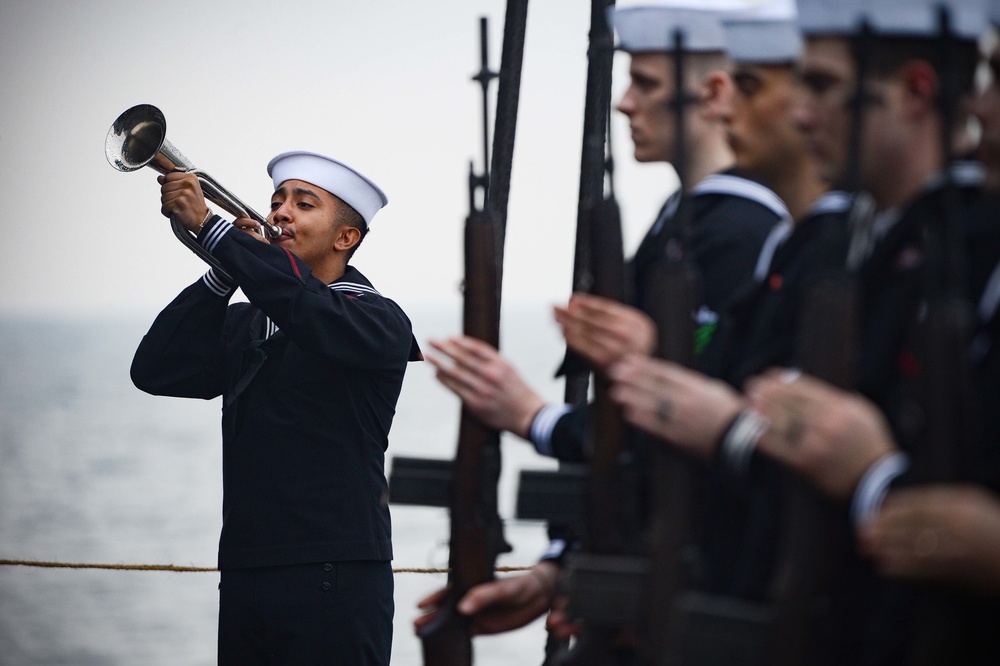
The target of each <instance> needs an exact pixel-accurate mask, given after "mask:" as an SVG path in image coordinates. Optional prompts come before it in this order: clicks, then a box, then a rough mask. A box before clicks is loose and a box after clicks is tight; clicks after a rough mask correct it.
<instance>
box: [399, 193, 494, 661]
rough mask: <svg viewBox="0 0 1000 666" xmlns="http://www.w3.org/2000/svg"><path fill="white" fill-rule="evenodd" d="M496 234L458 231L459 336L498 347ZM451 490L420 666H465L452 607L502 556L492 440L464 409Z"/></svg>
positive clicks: (484, 217)
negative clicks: (438, 603) (444, 568)
mask: <svg viewBox="0 0 1000 666" xmlns="http://www.w3.org/2000/svg"><path fill="white" fill-rule="evenodd" d="M495 267H496V230H495V222H494V219H493V217H492V216H491V215H489V214H487V213H484V212H481V211H473V212H472V213H471V214H470V215H469V217H468V218H467V220H466V225H465V295H464V303H465V304H464V313H463V330H464V332H465V334H466V335H468V336H471V337H474V338H477V339H479V340H482V341H484V342H487V343H489V344H490V345H493V346H494V347H496V346H498V343H499V323H500V307H499V301H500V299H499V295H500V288H499V287H500V285H499V279H498V274H497V273H498V272H497V270H496V268H495ZM454 470H455V471H454V476H453V478H452V489H451V493H452V495H451V540H450V555H449V567H450V569H451V571H450V573H449V576H448V581H449V588H450V589H449V592H448V595H447V596H446V598H445V600H444V602H443V603H442V607H441V611H440V612H439V613H438V615H437V616H436V617H435V618H434V621H433V622H431V623H430V624H428V625H426V626H425V627H423V629H422V630H421V631H420V633H419V636H420V639H421V641H422V642H423V652H424V663H425V664H427V665H428V666H438V665H441V666H465V665H471V664H472V636H471V633H470V631H469V622H468V618H466V617H463V616H462V615H460V614H459V613H458V612H457V610H456V608H455V606H456V604H457V603H458V601H459V600H460V599H461V598H462V597H463V596H465V593H466V592H468V591H469V590H470V589H472V588H473V587H475V586H476V585H479V584H481V583H485V582H487V581H490V580H492V579H493V571H494V568H495V564H496V557H497V555H498V554H499V553H500V551H501V550H502V549H503V544H504V540H503V528H502V525H501V522H500V517H499V514H498V512H497V480H498V479H499V476H500V433H499V432H498V431H496V430H494V429H493V428H490V427H488V426H486V425H484V424H483V423H482V422H481V421H480V420H479V419H478V418H476V417H475V416H473V415H472V414H471V413H470V412H468V410H466V409H465V408H464V407H463V408H462V415H461V420H460V423H459V438H458V448H457V451H456V454H455V464H454Z"/></svg>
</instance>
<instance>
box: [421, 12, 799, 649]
mask: <svg viewBox="0 0 1000 666" xmlns="http://www.w3.org/2000/svg"><path fill="white" fill-rule="evenodd" d="M704 5H705V3H703V2H696V1H694V0H689V1H688V0H674V1H671V2H665V3H659V4H656V5H650V6H633V7H627V8H621V9H617V10H611V12H609V20H610V22H611V25H612V27H613V28H614V30H615V31H616V32H617V34H618V41H619V48H620V49H621V50H624V51H625V52H627V53H628V54H629V55H630V69H629V72H630V78H631V85H630V86H629V88H628V90H627V91H626V92H625V94H624V96H623V97H622V99H621V100H620V101H619V103H618V107H617V108H618V110H619V111H620V112H621V113H623V114H625V115H626V116H628V118H629V123H630V127H631V129H632V140H633V144H634V157H635V159H636V160H637V161H639V162H661V161H662V162H671V163H673V162H674V160H676V158H677V155H678V153H679V151H678V145H677V141H678V137H677V130H676V122H675V119H676V111H675V103H676V102H677V101H678V98H679V97H681V98H682V100H681V101H682V102H683V104H684V113H685V127H686V130H687V131H686V133H685V137H684V139H683V140H684V141H685V149H686V154H687V156H688V159H687V161H686V163H685V164H675V165H674V166H675V168H676V169H677V171H678V176H679V177H680V180H681V182H682V183H683V184H684V189H683V191H678V192H675V193H674V194H673V195H671V196H670V198H669V199H668V200H667V202H666V204H665V205H664V206H663V209H662V210H661V213H660V215H659V216H658V218H657V220H655V221H654V224H653V225H652V227H651V228H650V230H649V232H648V233H647V234H646V236H645V238H644V239H643V240H642V242H641V244H640V246H639V248H638V250H637V251H636V254H635V256H634V258H633V259H632V260H631V265H630V268H631V272H632V275H633V277H634V292H635V294H636V303H637V305H639V306H640V307H639V308H637V307H631V306H628V305H623V304H619V303H615V302H612V301H608V300H606V299H601V298H597V297H593V296H589V295H586V294H576V295H574V296H573V299H572V301H571V302H570V304H569V305H568V306H567V307H566V308H559V309H558V311H557V319H558V320H559V321H560V323H561V324H562V325H563V326H564V327H566V328H568V329H575V330H579V329H580V328H591V329H593V330H594V333H595V335H598V336H600V337H601V339H603V340H613V343H612V345H611V347H610V348H608V349H603V350H602V351H601V353H599V354H594V355H592V356H591V357H590V358H588V360H590V361H591V362H592V363H593V364H594V365H595V367H597V368H604V367H606V366H607V365H608V364H609V363H611V362H613V361H615V360H617V359H618V358H620V357H621V355H623V354H624V353H626V352H628V351H632V350H636V351H639V350H641V351H645V352H647V353H648V352H649V351H650V350H651V349H652V345H653V344H654V342H655V327H654V326H653V324H652V322H651V320H650V319H649V317H648V316H647V315H646V314H645V313H644V312H643V311H642V309H640V308H641V306H642V304H643V302H644V301H645V302H648V301H649V300H650V299H655V298H656V297H657V294H654V293H646V290H645V282H646V275H647V274H648V271H649V269H650V267H651V266H653V265H654V264H656V262H658V261H660V259H661V257H663V255H664V252H665V251H666V249H667V246H668V243H671V241H677V240H679V238H678V237H677V235H676V229H672V223H673V222H674V221H675V216H676V215H677V214H678V211H679V210H680V209H681V207H682V206H683V207H685V208H686V209H687V210H686V214H687V216H688V217H687V219H689V220H690V229H689V230H685V231H686V232H687V238H686V242H685V243H684V245H683V247H681V246H680V245H678V244H677V243H676V242H675V243H674V244H673V245H672V251H675V252H676V251H678V250H680V251H683V252H686V253H687V254H688V256H689V257H691V259H692V261H693V263H694V264H695V266H696V267H697V268H698V269H699V272H700V277H701V284H702V292H703V297H704V301H703V303H702V306H701V307H699V308H698V309H697V310H696V311H695V312H692V313H691V316H692V317H693V318H696V319H697V321H698V322H699V324H700V326H701V339H702V340H703V341H706V342H707V340H708V339H709V338H710V337H711V334H712V332H713V331H714V329H715V326H716V324H717V317H718V312H719V311H720V310H721V309H722V308H723V307H724V305H725V304H726V303H727V301H728V300H729V299H730V298H731V297H732V295H733V294H734V293H735V292H736V291H738V290H739V289H740V288H742V287H743V286H744V285H745V284H746V283H747V282H748V281H749V280H750V278H751V276H752V273H753V270H754V266H755V264H756V262H757V258H758V255H759V253H760V250H761V247H762V245H763V243H764V240H765V238H766V237H767V235H768V233H769V231H770V229H771V228H772V227H773V226H774V225H775V224H776V223H777V222H778V221H779V220H780V219H782V218H784V217H786V216H787V215H788V211H787V208H786V207H785V205H784V203H783V202H782V201H781V200H780V198H779V197H778V196H777V195H776V194H775V193H774V192H773V191H772V190H771V189H770V188H768V187H767V186H765V185H763V184H762V183H760V182H758V181H755V180H752V179H750V178H747V177H745V175H743V174H742V173H740V172H739V171H738V170H736V169H734V168H733V167H734V162H735V160H734V157H733V152H732V149H731V148H730V146H729V143H728V139H727V133H726V128H727V123H728V120H729V115H730V112H731V106H732V97H733V92H734V91H733V83H732V79H731V78H730V76H729V73H728V60H727V58H726V55H725V48H726V40H725V33H724V31H723V28H722V23H721V15H720V14H719V13H718V12H716V11H708V10H705V9H704ZM678 29H679V30H680V31H681V32H682V33H683V34H684V36H685V42H684V44H685V54H684V64H685V71H684V76H685V81H684V82H683V88H679V86H678V85H677V82H676V81H675V80H674V78H675V77H674V60H673V57H672V55H671V51H672V50H673V49H674V43H673V41H672V40H673V34H674V32H675V30H678ZM672 233H673V236H672V235H671V234H672ZM432 345H433V346H434V348H435V349H437V350H438V351H439V352H440V353H442V354H444V355H445V356H446V357H448V358H447V361H451V363H448V362H446V361H445V360H438V359H434V358H431V361H432V362H433V363H434V364H435V366H436V367H437V368H438V378H439V379H440V380H441V381H442V383H444V384H445V386H447V387H448V388H450V389H451V390H452V391H454V392H455V393H456V394H457V395H458V396H459V397H460V398H462V400H463V402H464V404H465V406H466V407H467V408H469V409H470V410H472V411H473V412H474V413H476V414H477V415H478V416H479V417H480V418H482V419H483V420H484V421H485V422H487V423H489V424H490V425H491V426H493V427H496V428H499V429H502V430H508V431H510V432H512V433H514V434H517V435H519V436H520V437H522V438H524V439H529V440H530V441H531V442H532V443H533V444H534V445H535V447H536V449H537V450H538V451H539V453H541V454H543V455H546V456H553V457H556V458H559V459H560V460H566V461H579V460H581V459H582V458H583V455H584V454H583V441H584V429H585V418H586V410H585V409H572V408H571V407H570V406H568V405H562V404H559V405H545V404H543V401H542V400H541V398H540V397H539V396H538V395H537V394H536V393H535V392H534V391H533V390H532V389H531V388H530V387H528V386H527V385H526V384H525V383H524V382H523V380H521V378H520V376H519V375H518V373H517V371H516V370H515V369H514V368H513V367H512V366H511V365H510V364H509V363H508V362H507V361H506V360H505V359H504V358H503V357H501V356H500V355H499V354H498V353H497V351H496V350H495V349H492V348H491V347H489V346H488V345H484V344H482V343H480V342H478V341H476V340H471V339H469V338H465V337H457V338H452V339H450V340H447V341H445V342H440V343H435V342H432ZM564 549H565V544H564V543H559V542H557V543H553V546H552V548H551V549H550V550H549V552H548V553H547V554H546V558H547V559H551V560H557V559H559V557H560V556H561V554H562V552H563V550H564ZM540 566H544V567H545V570H544V575H543V576H537V575H529V576H524V577H518V578H514V579H506V580H501V581H497V582H496V583H491V584H487V585H485V586H481V588H477V589H474V590H473V591H472V592H471V593H470V595H469V597H470V603H469V604H468V605H464V606H463V605H460V606H459V609H460V610H462V611H464V612H468V613H470V614H475V613H479V612H480V611H483V609H486V611H484V612H483V614H484V615H488V616H489V627H491V629H490V630H493V631H497V630H502V629H504V628H507V629H509V628H513V626H520V624H524V623H525V622H527V621H529V620H530V619H533V618H534V617H537V614H538V613H541V612H543V610H544V609H545V608H546V607H547V604H546V601H545V600H543V601H541V602H539V601H538V596H537V595H539V594H544V595H547V596H551V595H552V594H553V593H554V589H555V586H554V584H553V578H554V575H555V573H556V570H555V569H554V568H550V566H549V565H544V564H543V565H540ZM536 573H537V572H536ZM435 599H437V595H433V596H432V597H429V598H428V599H427V600H425V601H424V603H423V606H424V607H428V608H432V607H433V604H434V601H435ZM522 602H523V603H522ZM504 603H507V604H512V606H513V607H512V608H510V609H504V608H503V607H502V606H498V607H496V608H492V609H490V608H489V606H490V605H492V604H504ZM525 605H529V606H531V608H532V609H533V612H534V614H533V615H532V614H531V613H525V612H523V607H524V606H525ZM498 616H499V619H498ZM505 617H511V618H515V617H516V618H517V620H518V622H520V624H512V625H509V626H507V625H504V623H503V618H505ZM426 621H427V620H426V618H419V619H418V625H419V624H422V623H423V622H426Z"/></svg>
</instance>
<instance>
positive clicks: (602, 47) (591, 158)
mask: <svg viewBox="0 0 1000 666" xmlns="http://www.w3.org/2000/svg"><path fill="white" fill-rule="evenodd" d="M612 6H614V0H591V3H590V33H589V48H588V50H587V87H586V94H585V97H584V110H583V142H582V144H583V145H582V148H581V157H580V189H579V196H578V199H577V225H576V246H575V252H574V265H573V291H574V292H575V291H588V290H589V288H590V286H591V285H590V284H588V283H589V281H590V280H591V275H590V271H589V266H590V246H591V243H590V239H589V233H590V232H589V227H590V218H591V215H592V212H593V208H594V206H595V205H596V204H597V203H598V202H600V201H601V200H602V199H603V195H604V183H605V175H607V179H608V182H609V183H610V186H611V191H612V192H613V191H614V185H613V181H612V180H611V170H612V167H611V160H610V157H607V155H606V151H605V148H606V144H607V141H606V139H608V140H609V139H610V135H609V133H608V130H609V125H608V120H609V116H610V104H611V70H612V65H613V56H614V49H613V37H612V35H611V27H610V26H609V25H608V18H607V10H608V8H609V7H612ZM619 242H620V241H619ZM562 371H563V373H564V375H565V390H564V399H565V401H566V403H567V404H572V405H575V406H577V407H581V406H583V405H584V404H586V402H587V391H588V387H589V383H590V371H589V368H587V367H586V365H585V364H584V363H583V362H582V360H581V359H580V358H579V357H578V356H577V355H576V354H574V353H573V352H572V351H571V350H570V349H568V348H567V349H566V357H565V359H564V361H563V368H562ZM579 467H581V466H577V468H573V467H572V466H568V465H562V464H561V465H560V466H559V470H558V471H556V472H549V473H547V474H546V476H547V478H546V479H545V482H546V483H547V484H549V486H550V487H553V488H554V487H555V485H556V484H559V485H562V486H566V485H567V484H569V483H571V480H572V479H576V480H578V482H577V483H576V484H574V485H573V486H571V490H573V489H575V490H581V489H582V488H583V487H585V479H586V474H585V472H584V471H583V470H581V469H579ZM529 485H530V481H528V478H526V473H522V476H521V484H520V488H521V492H525V493H526V492H530V487H529ZM584 494H585V491H584V492H575V493H571V495H570V496H569V497H567V498H565V499H564V500H563V501H564V503H569V502H572V503H573V504H574V505H576V506H575V507H574V508H577V510H576V511H572V509H571V510H570V511H564V512H563V515H562V516H559V515H552V512H551V508H552V502H551V501H549V502H547V505H548V507H549V510H548V513H549V515H548V516H547V517H548V520H549V536H550V538H554V537H556V536H566V535H572V534H573V533H574V530H575V529H576V528H579V527H580V522H581V520H582V513H583V511H582V510H581V507H582V504H583V502H582V498H583V497H584ZM521 496H522V495H521V493H519V497H521ZM519 504H520V503H519ZM519 515H520V510H519ZM568 648H569V644H568V642H566V641H560V640H558V639H556V638H555V637H554V635H553V634H549V635H548V637H547V639H546V643H545V660H544V661H543V666H554V664H556V663H557V659H558V658H559V655H560V654H561V653H565V652H566V651H567V650H568Z"/></svg>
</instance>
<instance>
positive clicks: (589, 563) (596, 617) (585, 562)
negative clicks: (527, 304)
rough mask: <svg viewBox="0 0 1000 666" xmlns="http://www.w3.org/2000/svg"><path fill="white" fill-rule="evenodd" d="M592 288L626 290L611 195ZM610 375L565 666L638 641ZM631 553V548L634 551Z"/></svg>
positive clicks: (613, 656)
mask: <svg viewBox="0 0 1000 666" xmlns="http://www.w3.org/2000/svg"><path fill="white" fill-rule="evenodd" d="M588 228H589V230H590V236H589V238H588V242H589V244H590V248H591V253H590V258H591V261H590V263H591V275H592V281H593V288H592V293H594V294H595V295H598V296H603V297H605V298H610V299H614V300H617V301H623V300H624V299H625V298H626V288H625V264H624V258H623V252H622V234H621V218H620V214H619V210H618V204H617V202H616V201H615V200H614V199H613V198H608V199H605V200H604V201H602V202H601V203H599V204H598V205H596V206H594V207H593V208H592V210H591V214H590V216H589V220H588ZM609 389H610V383H609V382H608V380H607V379H606V378H605V377H603V376H602V375H600V374H595V377H594V400H593V403H592V404H591V406H590V412H589V415H588V416H589V418H590V420H589V423H588V428H587V434H586V437H587V440H586V449H587V451H588V454H589V461H588V464H587V481H586V491H587V492H586V496H585V520H584V526H583V527H584V529H583V550H582V552H579V553H573V554H571V555H570V556H569V558H568V571H567V588H568V592H569V608H568V612H569V613H571V614H572V615H573V616H574V617H578V618H581V619H583V620H584V621H585V624H584V627H583V630H582V633H581V635H580V636H579V638H578V640H577V642H576V643H575V644H574V646H573V647H572V649H571V650H570V651H569V652H567V653H564V654H563V655H561V656H560V657H559V660H558V663H559V664H562V665H563V666H587V665H590V664H594V665H602V666H611V665H614V664H625V663H629V662H630V661H631V657H632V651H633V647H634V646H632V645H631V644H630V643H629V641H623V640H622V634H621V629H622V628H623V627H629V626H636V625H637V623H638V618H639V613H640V608H639V605H638V603H637V601H636V600H637V599H638V598H639V596H640V595H639V591H640V590H641V582H642V580H643V578H644V576H645V572H646V564H645V562H644V561H642V560H640V559H639V558H637V557H635V556H634V551H635V546H634V543H635V534H636V533H637V524H638V515H637V512H636V511H635V508H636V506H637V503H638V501H637V498H636V496H635V492H636V490H635V488H636V486H637V485H638V484H637V483H636V480H635V479H634V478H630V474H629V472H630V471H631V468H633V467H634V461H633V460H631V458H630V451H629V447H628V430H627V428H626V425H625V422H624V419H623V417H622V415H621V408H620V407H619V406H618V405H616V404H615V403H614V402H613V401H612V400H611V398H610V396H609ZM629 555H632V556H631V557H630V556H629Z"/></svg>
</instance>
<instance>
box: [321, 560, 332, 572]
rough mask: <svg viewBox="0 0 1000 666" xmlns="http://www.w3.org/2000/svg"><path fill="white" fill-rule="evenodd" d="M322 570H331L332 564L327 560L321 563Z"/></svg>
mask: <svg viewBox="0 0 1000 666" xmlns="http://www.w3.org/2000/svg"><path fill="white" fill-rule="evenodd" d="M323 571H333V565H332V564H330V563H329V562H327V563H326V564H324V565H323Z"/></svg>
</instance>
